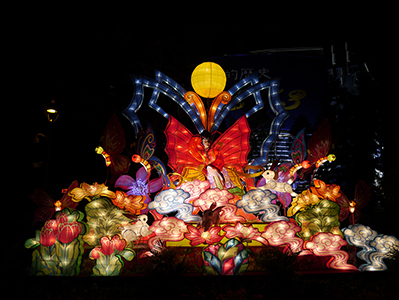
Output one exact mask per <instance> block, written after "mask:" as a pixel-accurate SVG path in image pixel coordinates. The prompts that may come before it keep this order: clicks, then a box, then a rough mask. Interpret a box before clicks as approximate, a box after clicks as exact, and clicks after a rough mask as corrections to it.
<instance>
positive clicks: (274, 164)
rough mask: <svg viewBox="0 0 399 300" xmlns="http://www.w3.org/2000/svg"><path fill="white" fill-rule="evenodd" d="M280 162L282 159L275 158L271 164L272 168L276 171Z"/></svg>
mask: <svg viewBox="0 0 399 300" xmlns="http://www.w3.org/2000/svg"><path fill="white" fill-rule="evenodd" d="M279 162H280V159H277V160H275V161H274V162H273V163H272V165H271V166H270V170H272V171H274V169H275V168H276V167H277V165H278V163H279Z"/></svg>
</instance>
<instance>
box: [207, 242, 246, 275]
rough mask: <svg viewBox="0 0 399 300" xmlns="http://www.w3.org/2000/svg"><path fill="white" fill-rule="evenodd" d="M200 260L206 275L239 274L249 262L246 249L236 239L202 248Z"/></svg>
mask: <svg viewBox="0 0 399 300" xmlns="http://www.w3.org/2000/svg"><path fill="white" fill-rule="evenodd" d="M202 260H203V262H204V273H205V274H207V275H241V274H243V273H244V272H245V270H246V269H247V268H248V264H249V260H248V252H247V250H246V249H245V247H244V245H243V244H242V243H240V242H239V241H238V240H236V239H230V240H228V241H227V242H226V243H225V244H219V243H218V244H214V245H209V246H208V247H206V248H204V249H203V250H202Z"/></svg>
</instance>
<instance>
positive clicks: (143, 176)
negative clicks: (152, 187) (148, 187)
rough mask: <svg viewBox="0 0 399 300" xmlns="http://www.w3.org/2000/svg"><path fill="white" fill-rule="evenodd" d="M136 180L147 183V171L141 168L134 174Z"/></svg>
mask: <svg viewBox="0 0 399 300" xmlns="http://www.w3.org/2000/svg"><path fill="white" fill-rule="evenodd" d="M136 180H141V181H144V182H147V171H146V169H145V168H144V167H141V168H140V169H139V170H138V171H137V172H136Z"/></svg>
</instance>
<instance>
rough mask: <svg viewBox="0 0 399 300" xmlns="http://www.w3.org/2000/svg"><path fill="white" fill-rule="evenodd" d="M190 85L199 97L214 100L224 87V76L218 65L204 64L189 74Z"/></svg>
mask: <svg viewBox="0 0 399 300" xmlns="http://www.w3.org/2000/svg"><path fill="white" fill-rule="evenodd" d="M191 84H192V86H193V88H194V91H195V92H196V93H197V94H198V95H200V96H201V97H204V98H215V97H216V96H217V95H219V94H220V93H221V92H223V90H224V88H225V86H226V74H225V72H224V71H223V69H222V67H221V66H219V65H218V64H216V63H213V62H204V63H202V64H200V65H198V66H197V67H196V68H195V69H194V71H193V73H192V74H191Z"/></svg>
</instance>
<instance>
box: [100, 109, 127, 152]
mask: <svg viewBox="0 0 399 300" xmlns="http://www.w3.org/2000/svg"><path fill="white" fill-rule="evenodd" d="M125 145H126V139H125V132H124V131H123V128H122V125H121V123H120V122H119V120H118V117H117V115H116V114H113V116H112V118H111V119H110V120H109V122H108V124H107V127H106V128H105V131H104V134H103V147H104V150H105V152H107V153H108V154H109V155H114V154H120V153H121V152H122V150H123V148H125Z"/></svg>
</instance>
